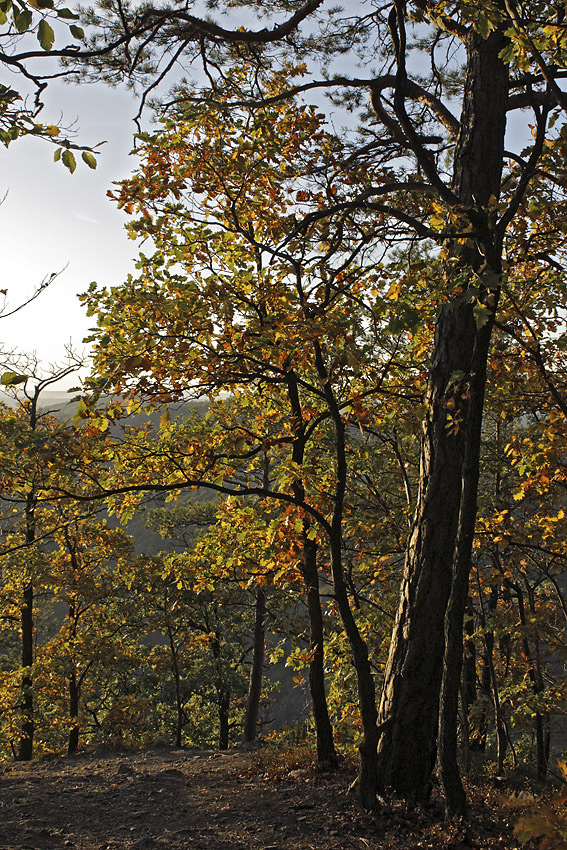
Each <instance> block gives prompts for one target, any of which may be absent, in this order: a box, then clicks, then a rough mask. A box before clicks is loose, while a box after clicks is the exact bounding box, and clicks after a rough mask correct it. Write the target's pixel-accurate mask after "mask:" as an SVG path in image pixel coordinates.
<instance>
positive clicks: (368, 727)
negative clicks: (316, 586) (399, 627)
mask: <svg viewBox="0 0 567 850" xmlns="http://www.w3.org/2000/svg"><path fill="white" fill-rule="evenodd" d="M314 350H315V364H316V367H317V374H318V376H319V380H320V381H321V385H322V387H323V388H324V393H325V401H326V403H327V409H328V410H329V413H330V415H331V420H332V422H333V432H334V434H333V437H334V450H335V475H336V483H335V493H334V508H333V516H332V520H331V527H330V529H329V549H330V554H331V573H332V576H333V587H334V591H335V600H336V603H337V605H338V608H339V613H340V615H341V620H342V622H343V626H344V628H345V632H346V636H347V639H348V642H349V644H350V649H351V652H352V660H353V664H354V669H355V671H356V682H357V689H358V707H359V711H360V718H361V720H362V738H361V741H360V744H359V745H358V751H359V753H360V765H359V771H358V798H359V801H360V804H361V805H362V806H363V808H365V809H371V808H372V807H373V806H374V805H375V803H376V793H377V790H378V787H377V782H378V772H377V769H378V760H377V746H378V728H377V725H376V721H377V717H378V713H377V710H376V687H375V685H374V675H373V672H372V666H371V664H370V659H369V657H368V647H367V645H366V642H365V641H364V638H363V637H362V635H361V634H360V631H359V628H358V626H357V623H356V620H355V618H354V616H353V613H352V608H351V606H350V600H349V597H348V591H347V588H346V583H345V573H344V564H343V552H342V544H343V539H342V537H343V532H342V529H343V510H344V498H345V492H346V484H347V471H348V466H347V455H346V442H345V423H344V421H343V418H342V416H341V411H340V408H339V406H338V404H337V400H336V398H335V395H334V392H333V388H332V385H331V381H330V380H329V375H328V373H327V369H326V367H325V362H324V358H323V354H322V352H321V348H320V345H319V343H318V342H315V343H314Z"/></svg>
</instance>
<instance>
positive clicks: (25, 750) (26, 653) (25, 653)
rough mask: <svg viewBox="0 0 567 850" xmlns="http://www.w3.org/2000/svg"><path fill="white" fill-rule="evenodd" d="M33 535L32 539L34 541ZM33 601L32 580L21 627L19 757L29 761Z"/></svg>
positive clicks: (23, 606)
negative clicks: (21, 671)
mask: <svg viewBox="0 0 567 850" xmlns="http://www.w3.org/2000/svg"><path fill="white" fill-rule="evenodd" d="M32 541H33V537H32V540H31V541H28V542H32ZM33 602H34V592H33V584H32V582H31V581H30V582H28V584H26V586H25V587H24V592H23V599H22V603H23V604H22V613H21V628H22V668H23V674H22V699H21V707H22V711H23V719H22V725H21V730H20V742H19V746H18V755H17V758H18V760H19V761H29V760H30V759H31V758H32V755H33V736H34V731H35V723H34V716H33V678H32V664H33Z"/></svg>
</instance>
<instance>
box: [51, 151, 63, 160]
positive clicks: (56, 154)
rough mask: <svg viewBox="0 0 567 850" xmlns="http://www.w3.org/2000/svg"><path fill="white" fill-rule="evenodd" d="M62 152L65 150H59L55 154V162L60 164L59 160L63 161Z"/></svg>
mask: <svg viewBox="0 0 567 850" xmlns="http://www.w3.org/2000/svg"><path fill="white" fill-rule="evenodd" d="M62 152H63V148H57V150H56V151H55V153H54V154H53V162H59V160H60V159H61V154H62Z"/></svg>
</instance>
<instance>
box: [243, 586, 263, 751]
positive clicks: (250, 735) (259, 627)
mask: <svg viewBox="0 0 567 850" xmlns="http://www.w3.org/2000/svg"><path fill="white" fill-rule="evenodd" d="M265 636H266V590H265V588H264V587H262V586H261V585H257V586H256V601H255V605H254V645H253V647H252V667H251V669H250V681H249V684H248V698H247V700H246V714H245V717H244V731H243V739H244V741H246V743H248V744H251V743H253V742H254V741H255V740H256V734H257V730H258V715H259V713H260V697H261V696H262V675H263V669H264V653H265Z"/></svg>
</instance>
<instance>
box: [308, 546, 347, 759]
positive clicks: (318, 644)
mask: <svg viewBox="0 0 567 850" xmlns="http://www.w3.org/2000/svg"><path fill="white" fill-rule="evenodd" d="M302 569H303V580H304V582H305V587H306V589H307V609H308V611H309V627H310V632H311V661H310V663H309V688H310V692H311V704H312V707H313V719H314V720H315V729H316V734H317V764H318V765H319V767H322V768H326V769H329V768H336V767H337V765H338V759H337V753H336V751H335V742H334V738H333V727H332V725H331V721H330V719H329V710H328V707H327V696H326V693H325V636H324V630H323V612H322V610H321V597H320V595H319V572H318V570H317V544H316V542H315V541H314V540H309V538H308V537H307V535H306V534H305V533H304V540H303V564H302Z"/></svg>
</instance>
